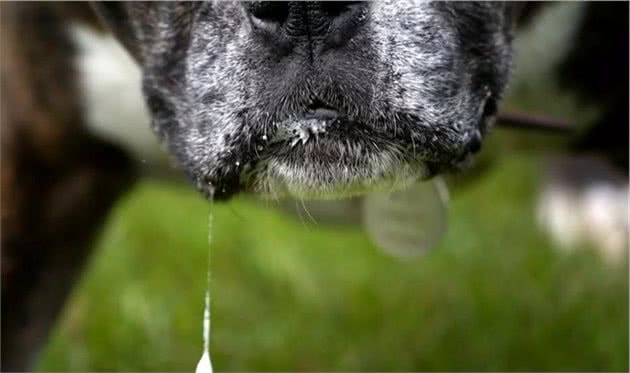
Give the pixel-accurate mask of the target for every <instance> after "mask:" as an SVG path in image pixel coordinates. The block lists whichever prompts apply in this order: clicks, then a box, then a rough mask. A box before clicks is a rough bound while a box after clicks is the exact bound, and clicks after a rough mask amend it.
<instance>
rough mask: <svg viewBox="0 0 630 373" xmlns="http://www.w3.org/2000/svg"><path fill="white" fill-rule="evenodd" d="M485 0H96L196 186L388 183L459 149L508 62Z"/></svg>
mask: <svg viewBox="0 0 630 373" xmlns="http://www.w3.org/2000/svg"><path fill="white" fill-rule="evenodd" d="M512 7H513V6H512V5H510V4H507V3H494V2H414V1H401V0H388V1H383V0H381V1H377V2H369V3H363V2H338V3H335V2H288V3H287V2H248V3H239V2H227V1H210V2H193V3H181V2H164V3H137V2H129V3H126V4H116V5H112V4H108V5H98V6H97V9H98V10H99V11H100V12H101V14H102V15H103V16H104V18H105V19H106V20H108V21H109V24H110V25H112V26H113V29H114V32H115V33H116V34H117V35H118V36H119V37H120V38H121V39H122V41H123V44H125V45H126V46H127V47H128V48H129V49H130V51H131V52H132V54H133V55H134V56H136V58H137V59H138V60H139V63H140V64H141V66H142V69H143V74H144V80H143V86H144V93H145V96H146V99H147V104H148V108H149V110H150V112H151V115H152V117H153V126H154V130H155V131H156V132H157V133H158V135H159V136H160V137H161V138H162V139H163V141H164V142H165V143H166V144H167V145H168V147H169V149H170V150H171V152H172V153H173V154H174V155H175V157H176V159H177V161H178V162H179V164H180V165H181V167H182V168H183V169H184V170H185V171H186V172H187V173H188V174H189V175H190V177H191V178H192V179H193V180H194V181H195V182H196V185H197V187H198V188H199V189H200V190H201V191H202V192H204V193H206V194H207V195H210V194H211V192H212V191H213V193H214V197H215V198H227V197H229V196H231V195H233V194H235V193H237V192H239V191H252V192H256V193H260V194H263V195H281V194H285V193H288V194H291V195H296V196H300V197H331V196H348V195H353V194H357V193H361V192H365V191H368V190H373V189H382V188H395V187H400V186H404V185H406V184H409V183H412V182H414V181H416V180H418V179H423V178H428V177H430V176H432V175H434V174H436V173H439V172H443V171H446V170H450V169H453V168H457V167H458V166H461V165H462V164H463V163H466V162H467V160H468V159H469V156H470V155H471V153H474V152H476V151H477V150H478V149H479V147H480V145H481V140H482V137H483V134H484V131H485V129H486V121H487V119H488V117H489V116H490V115H492V114H494V111H495V110H496V102H497V100H498V98H499V97H500V95H501V92H502V90H503V88H504V85H505V83H506V80H507V76H508V73H509V67H510V61H511V47H510V43H511V32H512V19H513V14H512V13H513V9H512Z"/></svg>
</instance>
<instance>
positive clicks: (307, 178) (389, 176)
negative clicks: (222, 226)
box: [204, 100, 496, 199]
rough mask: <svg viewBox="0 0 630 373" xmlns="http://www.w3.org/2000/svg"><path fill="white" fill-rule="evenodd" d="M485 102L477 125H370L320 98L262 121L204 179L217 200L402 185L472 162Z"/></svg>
mask: <svg viewBox="0 0 630 373" xmlns="http://www.w3.org/2000/svg"><path fill="white" fill-rule="evenodd" d="M488 102H490V104H492V102H491V100H488V101H487V102H486V103H485V104H484V105H482V107H481V108H480V109H479V118H480V119H478V120H480V122H479V123H476V124H475V123H467V124H466V123H464V122H458V123H444V124H441V125H428V124H425V123H423V122H422V121H421V120H420V119H419V118H418V117H416V116H413V115H409V116H407V117H404V116H403V115H398V116H397V119H398V122H390V121H388V120H387V119H380V120H378V119H377V120H373V121H369V122H367V121H364V120H360V119H358V118H354V117H352V116H351V115H348V114H347V111H344V110H340V109H337V108H335V107H333V106H331V105H326V104H322V103H321V102H318V103H317V104H316V105H311V106H306V107H305V109H303V110H302V111H300V112H299V114H292V115H287V116H286V117H284V118H283V119H281V120H277V121H275V122H274V121H271V120H268V121H267V122H264V123H260V124H259V125H258V126H257V127H258V128H261V130H260V131H262V132H258V133H255V134H253V135H251V136H247V139H248V140H247V141H244V142H243V143H241V145H242V146H243V148H241V150H240V151H238V152H236V151H232V152H229V151H228V152H227V157H225V158H224V159H223V160H222V163H223V167H220V168H217V170H218V173H217V174H214V176H213V177H212V178H208V179H206V180H207V181H205V182H204V183H208V182H209V183H210V185H212V186H213V190H214V192H213V196H214V198H216V199H226V198H229V197H230V196H232V195H234V194H236V193H238V192H251V193H254V194H257V195H260V196H263V197H272V198H276V197H282V196H286V195H288V196H293V197H298V198H310V199H334V198H345V197H353V196H357V195H362V194H366V193H369V192H373V191H383V190H385V191H392V190H398V189H403V188H406V187H408V186H410V185H412V184H413V183H415V182H417V181H420V180H425V179H428V178H430V177H432V176H434V175H436V174H439V173H443V172H445V171H448V170H451V169H457V168H459V167H460V166H461V165H462V164H467V163H469V160H470V155H471V154H474V153H476V152H477V151H479V149H480V145H481V138H482V134H483V132H484V131H485V128H486V122H487V121H488V119H489V118H490V117H491V116H492V113H493V110H492V107H490V108H489V109H488V105H489V104H488ZM495 106H496V105H495ZM260 117H265V115H262V116H259V117H257V118H252V119H255V120H260V119H259V118H260ZM473 120H474V119H473ZM250 128H251V127H250Z"/></svg>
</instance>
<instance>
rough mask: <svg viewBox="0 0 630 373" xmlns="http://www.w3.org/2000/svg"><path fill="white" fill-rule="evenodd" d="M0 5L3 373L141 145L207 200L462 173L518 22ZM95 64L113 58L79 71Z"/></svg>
mask: <svg viewBox="0 0 630 373" xmlns="http://www.w3.org/2000/svg"><path fill="white" fill-rule="evenodd" d="M0 6H1V7H2V9H1V10H2V12H1V13H2V20H1V21H2V33H1V37H2V40H1V41H2V43H1V45H2V93H3V94H2V180H1V187H2V280H3V281H2V301H3V302H2V362H1V363H2V369H3V370H23V369H28V367H29V366H30V365H31V364H32V363H33V361H34V359H35V357H36V355H37V352H38V351H39V349H40V348H41V347H42V345H43V343H44V341H45V339H46V336H47V333H48V331H49V330H50V327H51V325H52V324H53V322H54V320H55V318H56V316H57V314H58V313H59V310H60V308H61V306H62V305H63V301H64V299H65V297H66V296H67V294H68V292H69V290H70V289H71V286H72V284H73V282H74V280H75V279H76V276H77V275H78V274H79V273H80V270H81V268H82V265H83V263H84V261H85V258H86V256H87V255H88V253H89V248H90V245H91V242H92V240H93V238H94V236H95V234H96V233H97V232H98V228H99V226H100V224H101V222H102V221H103V219H104V218H105V216H106V214H107V211H108V210H109V208H110V207H111V206H112V205H113V204H114V202H115V201H116V200H117V199H118V198H119V197H120V196H121V195H122V194H124V192H125V191H126V190H127V189H128V188H129V187H130V186H131V185H132V184H133V182H134V180H135V179H136V178H137V176H138V172H137V170H138V164H139V163H140V168H141V167H142V163H141V162H139V161H145V162H146V161H147V160H152V159H154V158H159V157H160V156H159V155H158V153H156V152H154V151H153V150H152V149H153V146H152V145H154V144H153V142H157V141H156V140H153V139H154V138H155V139H159V142H160V143H161V144H163V146H164V147H165V148H166V150H167V152H168V153H169V154H170V155H171V156H172V159H173V161H174V162H175V164H176V165H177V167H178V168H179V169H181V170H182V171H183V172H184V173H185V174H186V175H187V177H188V179H189V180H190V181H191V182H192V185H193V186H194V187H195V188H197V190H199V192H200V193H202V194H203V195H204V196H206V197H207V198H209V199H213V200H218V201H221V200H227V199H229V198H231V197H232V196H234V195H236V194H238V193H255V194H258V195H261V196H267V197H276V196H281V195H289V196H295V197H300V198H342V197H351V196H356V195H360V194H362V193H366V192H368V191H373V190H382V189H387V190H389V189H392V188H403V187H405V186H408V185H410V184H411V183H413V182H416V181H417V180H425V179H429V178H431V177H433V176H435V175H438V174H442V173H446V172H451V171H457V170H459V169H462V168H466V167H468V166H469V165H470V164H471V161H472V159H473V157H474V154H475V153H477V152H478V151H479V150H480V149H481V146H482V142H483V139H484V136H486V134H487V132H488V130H489V128H490V127H491V125H492V119H493V117H494V115H495V114H496V112H497V107H498V105H499V102H500V100H501V98H502V95H503V92H504V90H505V87H506V84H507V82H508V79H509V76H510V71H511V68H512V59H513V58H512V55H513V51H512V40H513V35H514V29H515V25H516V22H517V18H518V17H519V14H520V13H521V12H522V11H523V9H524V5H523V4H522V3H516V2H505V3H503V2H414V1H398V0H397V1H393V0H388V1H378V2H371V3H365V2H260V1H255V2H244V3H240V2H228V1H218V2H94V3H91V4H89V5H88V4H86V3H53V4H42V3H28V4H18V3H2V4H1V5H0ZM110 35H111V36H113V37H114V38H115V40H117V42H114V41H113V40H114V39H111V38H110ZM97 41H103V42H104V43H101V44H105V45H108V46H109V47H107V48H110V50H116V52H114V54H110V53H103V52H104V51H106V50H107V49H98V47H96V45H97V44H98V43H96V42H97ZM99 45H100V44H99ZM118 45H120V46H122V47H123V48H124V50H125V52H120V49H116V48H119V47H118ZM99 53H103V54H102V55H109V56H111V55H120V56H121V59H122V60H125V58H126V60H125V61H126V62H124V63H123V64H120V65H117V66H116V67H111V66H105V65H98V64H99V63H101V61H103V59H101V58H97V57H98V56H99ZM125 54H128V56H129V57H127V56H126V55H125ZM90 62H92V63H90ZM110 68H112V69H113V70H110ZM123 70H124V72H125V73H130V75H129V74H123ZM119 73H120V74H121V75H120V78H119V75H118V74H119ZM123 75H124V78H122V76H123ZM129 76H131V77H132V78H129ZM116 79H120V81H121V84H125V83H129V82H131V84H141V87H142V96H140V95H139V93H137V94H131V96H129V97H128V96H126V95H127V93H125V92H127V91H123V90H116V89H115V87H116V85H112V82H113V81H114V82H115V80H116ZM112 88H114V89H112ZM132 91H133V90H132ZM7 92H10V94H7ZM140 99H141V100H142V101H141V102H140V103H139V104H138V105H136V104H135V103H136V102H137V100H140ZM139 105H143V106H144V107H145V108H146V113H147V115H146V116H145V115H144V114H139V115H137V114H136V112H135V111H134V110H133V109H134V108H135V107H137V106H139ZM110 107H111V109H110V110H106V109H104V108H110ZM99 108H100V109H99ZM149 131H150V132H153V133H154V134H155V135H157V136H155V137H154V138H153V137H151V136H150V134H149V133H148V132H149ZM148 163H153V161H149V162H148Z"/></svg>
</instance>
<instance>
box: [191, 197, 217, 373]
mask: <svg viewBox="0 0 630 373" xmlns="http://www.w3.org/2000/svg"><path fill="white" fill-rule="evenodd" d="M213 205H214V189H213V188H212V187H210V212H209V213H208V277H207V284H206V296H205V302H204V310H203V329H202V330H203V353H202V355H201V359H199V362H198V363H197V368H196V369H195V373H212V362H211V360H210V309H211V304H210V284H211V263H212V260H211V254H212V226H213V207H214V206H213Z"/></svg>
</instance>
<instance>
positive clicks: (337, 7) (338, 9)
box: [322, 1, 363, 18]
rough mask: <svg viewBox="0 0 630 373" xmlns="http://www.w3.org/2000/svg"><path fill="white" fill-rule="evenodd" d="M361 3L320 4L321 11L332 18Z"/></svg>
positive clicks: (327, 2) (335, 2) (326, 2)
mask: <svg viewBox="0 0 630 373" xmlns="http://www.w3.org/2000/svg"><path fill="white" fill-rule="evenodd" d="M362 3H363V1H325V2H323V3H322V10H323V12H324V13H326V15H327V16H329V17H331V18H334V17H338V16H340V15H342V14H343V13H346V12H349V11H351V10H353V8H356V7H357V6H359V5H361V4H362Z"/></svg>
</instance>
